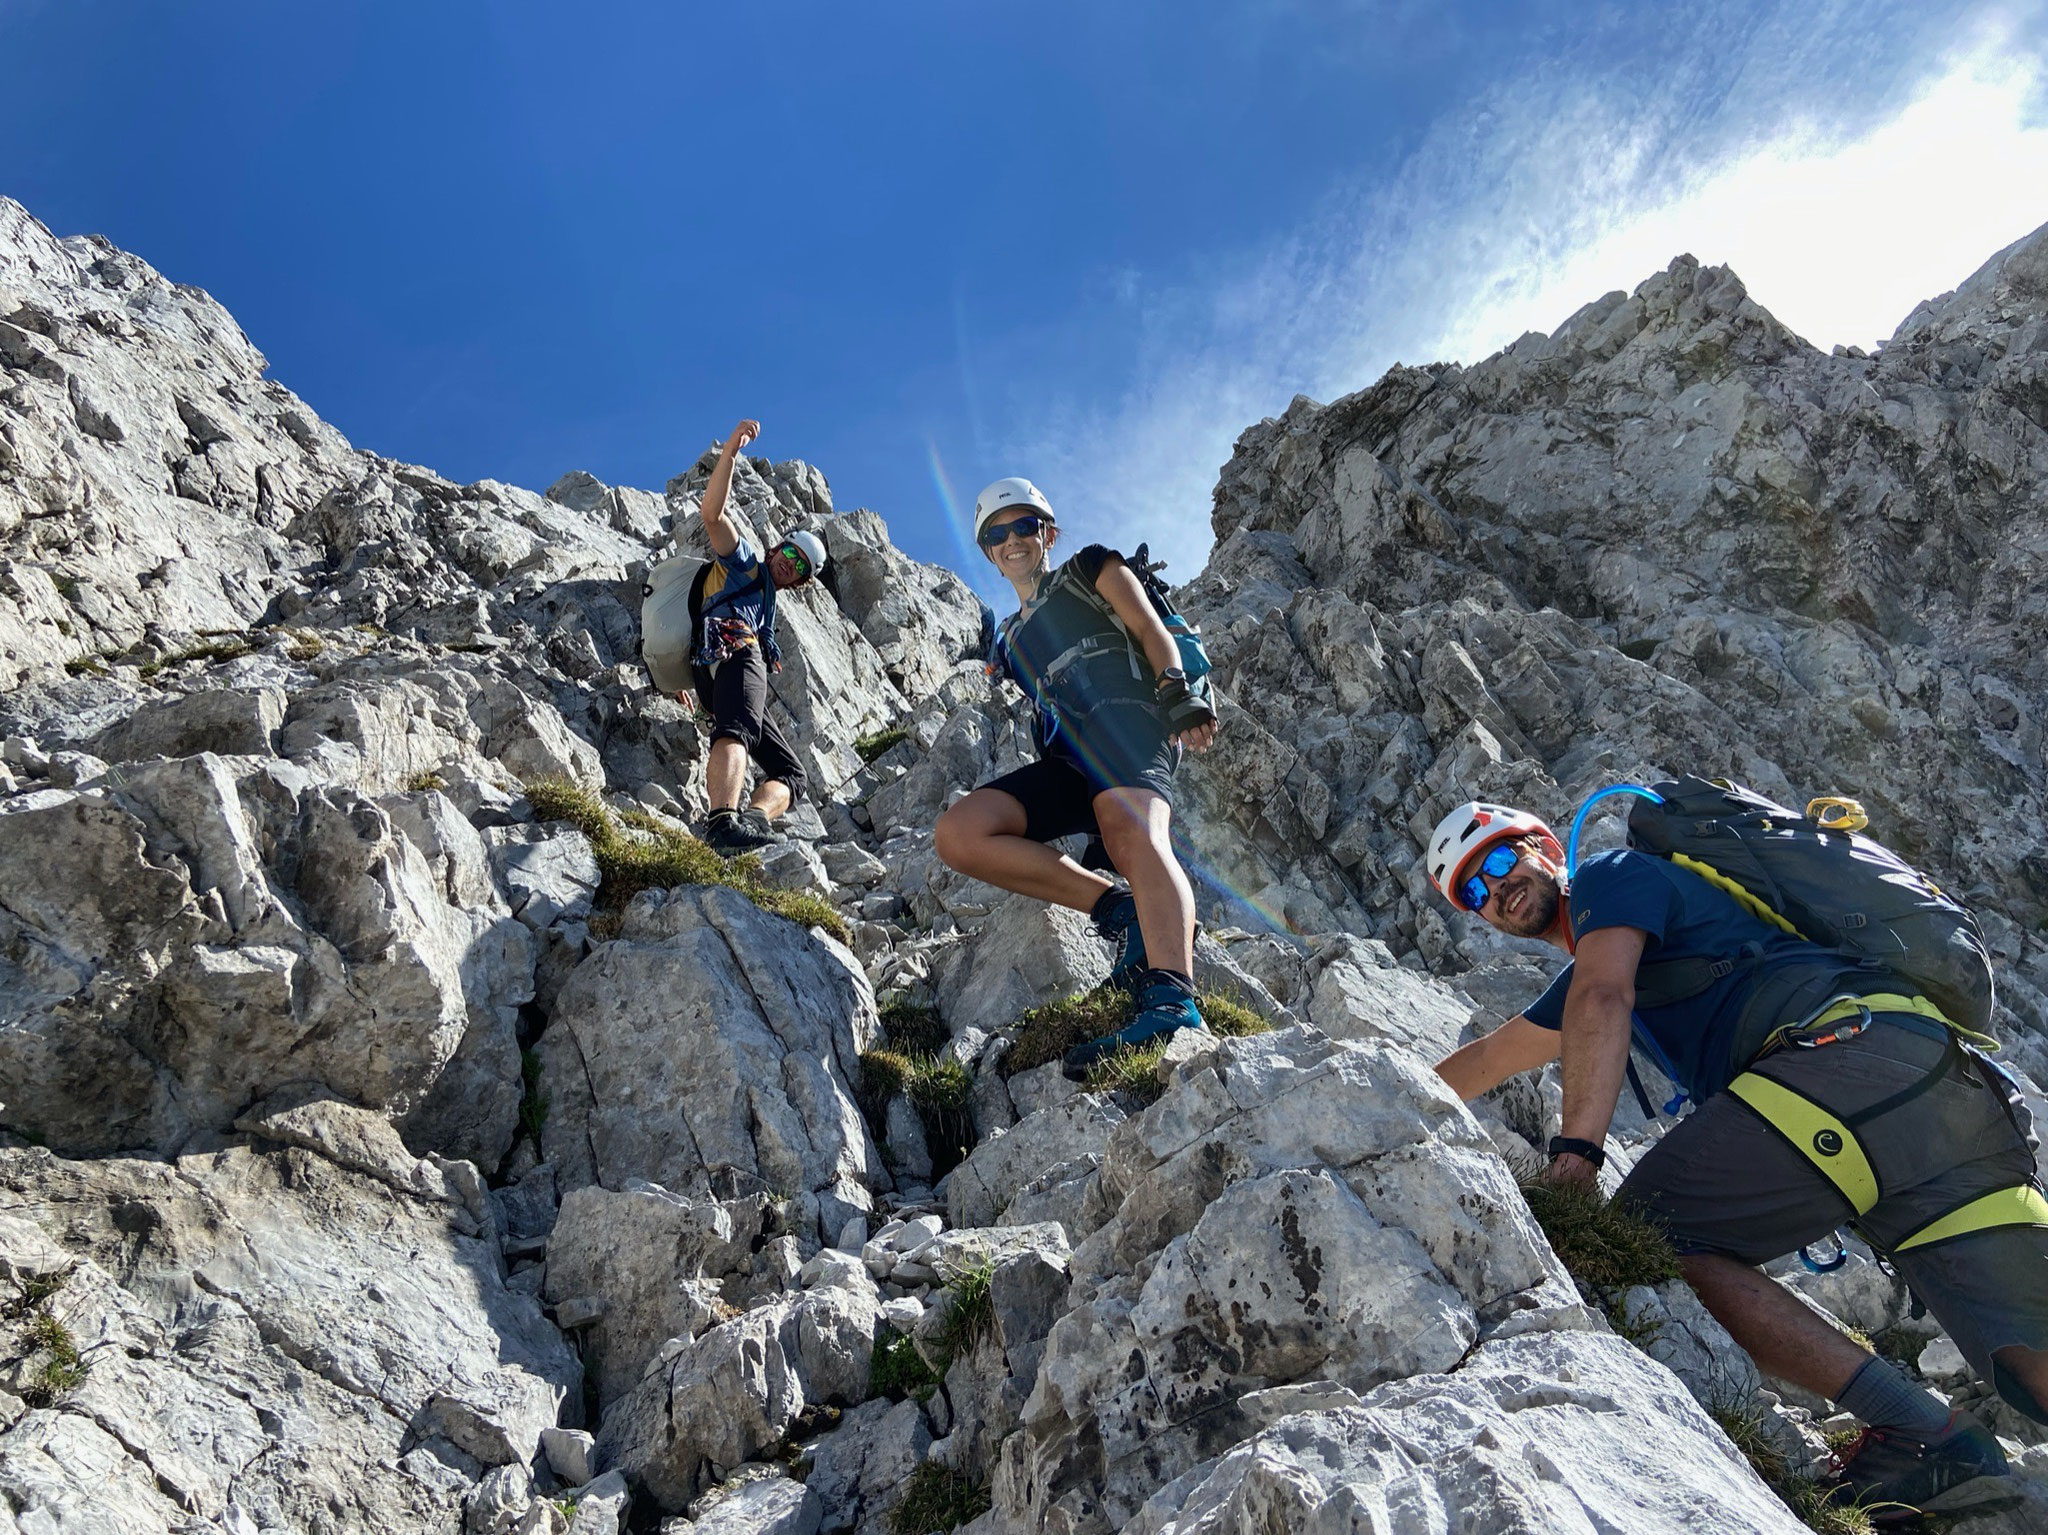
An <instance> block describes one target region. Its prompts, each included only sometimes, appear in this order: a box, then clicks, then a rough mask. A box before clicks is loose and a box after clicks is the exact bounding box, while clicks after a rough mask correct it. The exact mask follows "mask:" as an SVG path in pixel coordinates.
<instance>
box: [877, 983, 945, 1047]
mask: <svg viewBox="0 0 2048 1535" xmlns="http://www.w3.org/2000/svg"><path fill="white" fill-rule="evenodd" d="M882 1038H883V1040H884V1041H886V1042H887V1044H888V1046H889V1048H890V1049H891V1050H901V1051H902V1052H903V1053H904V1054H905V1055H937V1054H938V1053H939V1052H940V1051H941V1050H943V1049H945V1048H946V1045H947V1044H948V1043H949V1042H950V1041H951V1039H952V1038H953V1036H952V1035H951V1034H950V1033H948V1032H947V1030H946V1026H945V1024H943V1023H941V1022H940V1021H939V1010H938V1009H937V1008H935V1007H933V1006H931V1005H930V1004H928V1003H922V1002H911V1001H907V1000H905V999H904V998H902V997H897V998H895V999H893V1000H891V1001H889V1002H887V1003H885V1004H884V1005H883V1007H882Z"/></svg>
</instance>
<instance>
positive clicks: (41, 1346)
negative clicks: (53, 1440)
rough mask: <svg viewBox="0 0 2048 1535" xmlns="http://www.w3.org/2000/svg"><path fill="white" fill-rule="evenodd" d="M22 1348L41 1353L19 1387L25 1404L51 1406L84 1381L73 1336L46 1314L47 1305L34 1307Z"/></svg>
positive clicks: (83, 1366) (28, 1353)
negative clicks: (29, 1373) (33, 1369)
mask: <svg viewBox="0 0 2048 1535" xmlns="http://www.w3.org/2000/svg"><path fill="white" fill-rule="evenodd" d="M67 1277H68V1276H67ZM22 1348H23V1352H24V1354H25V1355H26V1356H27V1357H28V1358H30V1359H35V1358H36V1357H37V1356H38V1355H40V1356H41V1362H40V1363H39V1364H37V1366H36V1371H35V1374H33V1375H32V1376H30V1377H29V1379H28V1381H27V1383H26V1384H25V1385H24V1386H23V1387H22V1388H21V1399H22V1400H23V1401H24V1402H26V1403H28V1405H29V1406H31V1407H50V1406H53V1405H55V1403H56V1402H57V1401H59V1400H60V1399H61V1398H62V1397H63V1396H64V1395H65V1394H66V1393H68V1392H70V1391H71V1390H73V1389H74V1388H76V1387H77V1386H79V1385H80V1384H82V1383H83V1382H84V1380H85V1374H86V1364H85V1360H84V1359H83V1357H81V1356H80V1354H79V1352H78V1343H77V1340H76V1339H74V1338H73V1337H72V1336H71V1330H70V1329H69V1328H68V1327H66V1326H65V1325H64V1324H63V1323H62V1322H60V1321H58V1320H57V1319H56V1317H54V1316H52V1315H51V1314H50V1311H49V1308H48V1307H47V1306H45V1307H44V1308H43V1309H41V1310H39V1311H37V1312H36V1314H35V1316H34V1317H33V1318H32V1319H31V1320H30V1322H29V1324H28V1326H27V1327H26V1328H24V1329H23V1331H22Z"/></svg>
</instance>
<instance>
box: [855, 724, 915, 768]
mask: <svg viewBox="0 0 2048 1535" xmlns="http://www.w3.org/2000/svg"><path fill="white" fill-rule="evenodd" d="M909 739H910V727H909V726H908V725H891V726H889V727H888V728H887V729H886V730H876V731H872V732H870V733H869V734H867V735H864V736H855V737H854V738H853V752H854V755H855V756H857V757H859V758H860V760H861V761H863V762H873V761H874V760H875V759H876V758H877V757H879V756H881V755H882V753H883V752H885V751H887V750H888V749H889V748H890V747H892V746H896V745H900V744H901V743H902V742H904V741H907V740H909Z"/></svg>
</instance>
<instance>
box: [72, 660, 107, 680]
mask: <svg viewBox="0 0 2048 1535" xmlns="http://www.w3.org/2000/svg"><path fill="white" fill-rule="evenodd" d="M64 670H65V671H66V672H67V673H69V674H70V675H71V676H73V677H104V676H106V675H107V663H106V662H104V661H102V660H101V659H100V658H99V657H98V656H73V657H72V658H71V659H70V660H68V661H66V662H65V663H64Z"/></svg>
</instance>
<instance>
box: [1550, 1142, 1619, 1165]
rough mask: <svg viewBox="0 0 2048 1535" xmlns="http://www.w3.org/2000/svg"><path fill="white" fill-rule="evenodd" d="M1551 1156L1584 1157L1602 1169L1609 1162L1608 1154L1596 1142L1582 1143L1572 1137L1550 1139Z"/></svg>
mask: <svg viewBox="0 0 2048 1535" xmlns="http://www.w3.org/2000/svg"><path fill="white" fill-rule="evenodd" d="M1550 1154H1551V1155H1552V1156H1553V1157H1563V1156H1573V1157H1584V1158H1585V1159H1586V1160H1587V1161H1588V1162H1591V1163H1592V1164H1593V1165H1594V1166H1595V1167H1600V1166H1602V1165H1604V1164H1605V1163H1606V1161H1607V1153H1606V1152H1605V1151H1603V1150H1601V1149H1600V1147H1599V1146H1598V1145H1597V1144H1596V1143H1595V1142H1593V1141H1582V1140H1580V1139H1578V1138H1577V1137H1576V1136H1571V1135H1553V1136H1552V1137H1551V1138H1550Z"/></svg>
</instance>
